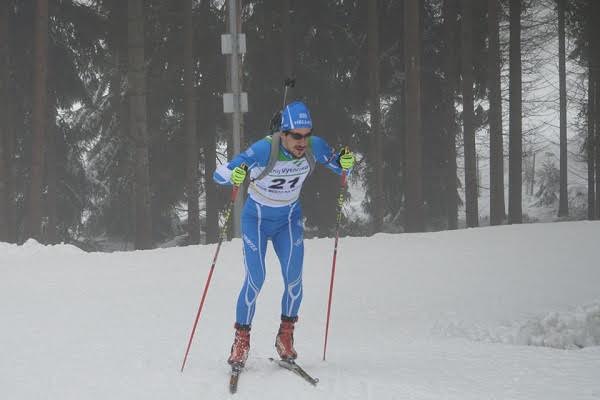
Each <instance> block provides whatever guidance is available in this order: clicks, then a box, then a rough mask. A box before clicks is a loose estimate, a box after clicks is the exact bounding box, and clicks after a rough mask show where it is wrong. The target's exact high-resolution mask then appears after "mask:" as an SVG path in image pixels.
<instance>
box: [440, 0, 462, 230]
mask: <svg viewBox="0 0 600 400" xmlns="http://www.w3.org/2000/svg"><path fill="white" fill-rule="evenodd" d="M443 7H444V9H443V17H444V38H445V39H444V40H445V43H444V78H445V79H444V86H445V94H444V95H445V97H446V99H445V101H446V103H447V104H446V118H445V119H446V123H445V125H446V162H447V164H446V195H445V196H446V214H447V219H448V229H457V228H458V185H457V182H458V177H457V165H456V131H457V126H456V108H455V106H454V102H455V95H456V88H457V84H456V83H457V81H458V73H457V68H456V61H457V59H456V46H455V45H456V41H455V38H456V31H457V26H458V24H457V23H456V19H457V15H458V6H457V0H444V5H443Z"/></svg>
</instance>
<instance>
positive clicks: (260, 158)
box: [213, 139, 271, 185]
mask: <svg viewBox="0 0 600 400" xmlns="http://www.w3.org/2000/svg"><path fill="white" fill-rule="evenodd" d="M270 152H271V143H270V142H269V141H268V140H267V139H261V140H259V141H258V142H256V143H254V144H253V145H251V146H250V147H249V148H248V149H247V150H246V151H244V152H242V153H240V154H238V155H237V156H235V157H234V158H233V159H232V160H231V161H229V162H228V163H227V164H221V165H219V166H218V167H217V169H216V170H215V172H214V173H213V180H214V181H215V182H216V183H218V184H220V185H231V173H232V171H233V169H234V168H235V167H240V166H241V165H242V164H244V165H245V166H246V167H248V171H250V170H252V168H255V167H264V166H266V165H267V163H268V162H269V155H270Z"/></svg>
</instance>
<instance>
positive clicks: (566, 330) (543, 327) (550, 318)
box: [500, 302, 600, 349]
mask: <svg viewBox="0 0 600 400" xmlns="http://www.w3.org/2000/svg"><path fill="white" fill-rule="evenodd" d="M500 339H501V341H502V342H504V343H513V344H519V345H528V346H545V347H553V348H557V349H580V348H583V347H590V346H600V302H598V303H594V304H590V305H586V306H583V307H578V308H576V309H575V310H572V311H568V312H550V313H547V314H546V315H542V316H540V317H537V318H533V319H530V320H528V321H526V322H525V323H523V324H521V325H517V326H514V327H513V328H512V329H509V332H508V333H505V334H501V335H500Z"/></svg>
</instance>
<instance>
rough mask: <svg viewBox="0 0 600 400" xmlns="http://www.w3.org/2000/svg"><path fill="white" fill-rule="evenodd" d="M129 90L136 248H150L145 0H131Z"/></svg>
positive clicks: (129, 10) (150, 216)
mask: <svg viewBox="0 0 600 400" xmlns="http://www.w3.org/2000/svg"><path fill="white" fill-rule="evenodd" d="M128 5H129V9H128V14H129V24H128V39H129V42H128V47H129V66H128V81H129V82H128V89H129V90H128V92H129V114H130V115H129V130H130V136H131V137H132V139H133V145H134V160H135V161H134V163H135V174H134V176H135V182H134V198H135V200H134V202H135V248H136V249H149V248H151V247H152V246H153V243H152V220H151V218H152V214H151V212H150V176H149V175H150V173H149V160H148V158H149V156H148V142H149V138H148V129H147V122H146V74H145V70H146V66H145V59H144V14H143V1H142V0H129V2H128Z"/></svg>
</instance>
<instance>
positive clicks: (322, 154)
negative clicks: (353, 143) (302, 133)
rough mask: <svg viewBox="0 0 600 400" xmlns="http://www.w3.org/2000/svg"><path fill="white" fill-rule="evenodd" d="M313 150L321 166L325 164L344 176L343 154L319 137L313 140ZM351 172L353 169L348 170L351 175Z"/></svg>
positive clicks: (314, 137)
mask: <svg viewBox="0 0 600 400" xmlns="http://www.w3.org/2000/svg"><path fill="white" fill-rule="evenodd" d="M311 148H312V151H313V154H314V156H315V160H316V161H317V162H318V163H319V164H323V165H324V166H326V167H327V168H329V169H330V170H332V171H333V172H335V173H336V174H338V175H341V174H342V171H343V169H342V166H341V165H340V155H341V153H338V152H336V151H335V149H334V148H333V147H331V146H330V145H329V144H328V143H327V142H326V141H325V140H324V139H322V138H320V137H318V136H313V137H312V138H311ZM351 171H352V168H350V169H348V170H347V171H346V173H347V174H350V172H351Z"/></svg>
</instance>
